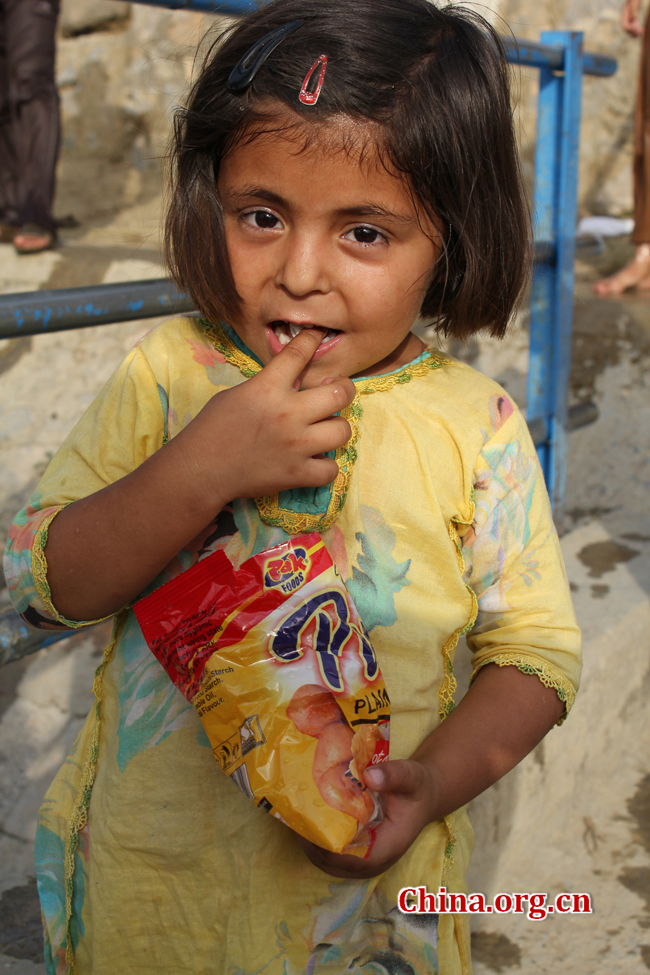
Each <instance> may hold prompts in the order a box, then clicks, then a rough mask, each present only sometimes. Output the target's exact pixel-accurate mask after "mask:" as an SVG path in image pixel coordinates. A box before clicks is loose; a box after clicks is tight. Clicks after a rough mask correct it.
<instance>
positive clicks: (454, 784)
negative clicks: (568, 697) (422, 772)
mask: <svg viewBox="0 0 650 975" xmlns="http://www.w3.org/2000/svg"><path fill="white" fill-rule="evenodd" d="M563 710H564V705H563V703H562V702H561V701H560V700H559V698H558V696H557V693H556V691H555V690H553V688H549V687H545V686H544V684H542V682H541V681H540V680H539V678H538V677H536V676H534V675H531V674H523V673H521V671H519V670H517V668H516V667H513V666H508V667H498V666H497V665H496V664H488V665H487V666H485V667H484V668H483V669H482V670H481V671H480V672H479V674H478V675H477V677H476V680H475V681H474V683H473V684H472V686H471V687H470V689H469V691H468V692H467V694H466V695H465V697H464V698H463V699H462V701H461V702H460V704H459V705H458V707H457V708H456V709H455V710H454V711H453V712H452V713H451V714H450V716H449V717H448V718H447V719H446V720H445V721H443V723H442V724H441V725H440V726H439V727H438V728H436V730H435V731H434V732H432V734H431V735H429V737H428V738H426V739H425V741H424V742H423V743H422V745H421V746H420V747H419V748H418V749H417V751H416V752H415V754H414V755H413V756H412V757H413V759H414V760H416V761H418V762H421V763H422V764H423V765H425V766H426V767H427V768H428V769H429V771H430V772H431V778H432V782H433V783H434V784H435V785H434V793H435V794H434V795H433V796H432V802H433V807H434V808H432V814H431V819H441V818H442V817H444V816H446V815H447V814H448V813H451V812H453V811H454V810H455V809H459V808H460V807H461V806H464V805H465V804H466V803H467V802H469V801H470V800H471V799H474V798H475V797H476V796H478V795H480V794H481V792H484V791H485V789H487V788H489V786H491V785H493V784H494V783H495V782H496V781H497V780H498V779H500V778H501V777H502V776H503V775H505V774H506V772H509V771H510V770H511V769H512V768H514V767H515V765H517V764H518V763H519V762H520V761H521V760H522V759H523V758H524V757H525V756H526V755H527V754H528V753H529V752H530V751H532V749H533V748H534V747H535V745H537V744H538V743H539V742H540V741H541V740H542V738H543V737H544V735H546V733H547V732H548V731H550V729H551V728H552V727H553V725H554V724H555V723H556V721H557V720H558V719H559V718H560V716H561V715H562V712H563Z"/></svg>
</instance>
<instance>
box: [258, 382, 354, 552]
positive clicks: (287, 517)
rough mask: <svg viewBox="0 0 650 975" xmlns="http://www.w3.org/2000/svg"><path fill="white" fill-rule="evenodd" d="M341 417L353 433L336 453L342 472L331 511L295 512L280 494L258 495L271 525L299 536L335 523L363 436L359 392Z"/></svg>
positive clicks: (335, 484)
mask: <svg viewBox="0 0 650 975" xmlns="http://www.w3.org/2000/svg"><path fill="white" fill-rule="evenodd" d="M341 416H342V417H344V418H345V419H346V420H347V421H348V423H349V424H350V429H351V431H352V435H351V437H350V439H349V440H348V442H347V443H346V444H345V445H344V446H343V447H339V448H338V449H337V451H336V453H335V455H334V460H335V461H336V463H337V465H338V468H339V472H338V474H337V475H336V477H335V478H334V482H333V484H332V490H331V494H330V501H329V504H328V506H327V511H325V513H324V514H320V513H317V514H310V513H309V512H306V511H305V512H303V511H291V510H289V509H288V508H281V507H280V495H279V494H269V495H267V496H266V497H264V498H255V504H256V505H257V509H258V511H259V513H260V517H261V518H262V520H263V521H265V522H266V524H267V525H273V526H274V527H275V528H282V529H284V531H285V532H287V534H289V535H299V534H301V533H302V532H310V531H320V532H324V531H327V529H328V528H330V527H331V526H332V525H333V524H334V522H335V521H336V519H337V518H338V516H339V513H340V511H341V508H342V507H343V505H344V504H345V501H346V498H347V496H348V489H349V487H350V480H351V478H352V470H353V468H354V463H355V461H356V459H357V448H356V443H357V440H358V438H359V420H360V419H361V417H362V416H363V407H362V406H361V403H360V402H359V394H358V393H357V395H356V396H355V398H354V399H353V400H352V402H351V403H350V405H349V406H346V407H345V409H343V410H341Z"/></svg>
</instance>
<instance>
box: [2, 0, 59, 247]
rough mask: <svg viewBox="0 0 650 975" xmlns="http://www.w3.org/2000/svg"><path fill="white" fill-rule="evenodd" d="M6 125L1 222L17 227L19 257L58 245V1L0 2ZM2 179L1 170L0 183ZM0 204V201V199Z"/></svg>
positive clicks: (3, 0)
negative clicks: (55, 205) (55, 212)
mask: <svg viewBox="0 0 650 975" xmlns="http://www.w3.org/2000/svg"><path fill="white" fill-rule="evenodd" d="M0 4H2V22H3V23H2V29H3V38H4V70H5V79H6V82H5V83H6V85H7V95H6V100H7V102H8V112H9V120H8V122H6V123H4V124H3V126H2V132H1V133H0V139H3V140H4V141H3V143H2V145H3V148H4V145H6V146H7V149H8V152H7V156H8V163H3V164H2V165H3V166H7V168H8V169H10V170H12V172H9V173H8V174H7V175H8V177H9V178H8V181H7V188H8V196H9V199H8V201H7V203H6V204H5V206H6V207H7V209H6V211H5V214H4V220H5V222H7V223H15V225H16V226H17V227H18V230H17V232H16V235H15V237H14V244H15V246H16V249H17V250H19V251H20V252H21V253H35V252H37V251H41V250H44V249H46V248H47V247H51V246H52V245H53V243H54V242H55V240H56V225H55V222H54V216H53V213H52V204H53V200H54V185H55V172H56V161H57V156H58V150H59V96H58V92H57V89H56V84H55V79H54V67H55V29H56V19H57V16H58V13H59V0H0ZM3 175H4V174H3V173H2V170H0V178H2V176H3ZM0 199H1V198H0Z"/></svg>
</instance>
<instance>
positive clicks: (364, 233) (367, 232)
mask: <svg viewBox="0 0 650 975" xmlns="http://www.w3.org/2000/svg"><path fill="white" fill-rule="evenodd" d="M345 236H346V238H347V239H348V240H354V241H355V242H356V243H357V244H377V243H379V242H380V241H385V240H386V238H385V237H384V235H383V234H381V233H380V232H379V231H378V230H375V228H374V227H355V228H354V230H350V231H348V233H347V234H345Z"/></svg>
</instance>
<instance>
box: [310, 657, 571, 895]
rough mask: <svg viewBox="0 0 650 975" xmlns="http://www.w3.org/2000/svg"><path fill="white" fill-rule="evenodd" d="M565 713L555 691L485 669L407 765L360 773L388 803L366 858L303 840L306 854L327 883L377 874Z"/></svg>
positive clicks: (508, 671) (513, 672)
mask: <svg viewBox="0 0 650 975" xmlns="http://www.w3.org/2000/svg"><path fill="white" fill-rule="evenodd" d="M563 711H564V704H563V703H562V701H561V700H560V699H559V698H558V696H557V693H556V692H555V690H554V689H553V688H552V687H545V686H544V684H542V682H541V681H540V680H539V679H538V678H537V677H536V676H534V675H533V674H522V673H521V672H520V671H519V670H517V668H516V667H498V666H497V665H496V664H487V665H486V666H485V667H483V668H482V669H481V670H480V671H479V673H478V674H477V676H476V679H475V680H474V683H473V684H472V686H471V687H470V689H469V690H468V692H467V694H466V695H465V697H464V698H463V699H462V701H460V703H459V704H458V707H457V708H456V709H455V710H454V711H452V713H451V714H450V715H449V717H448V718H445V720H444V721H443V722H442V724H440V725H439V726H438V727H437V728H436V729H435V731H432V732H431V734H430V735H429V736H428V737H427V738H425V739H424V741H423V742H422V744H421V745H420V747H419V748H418V749H417V750H416V751H415V753H414V754H413V755H412V756H411V758H410V759H408V760H407V761H397V762H386V763H385V764H382V765H381V766H375V767H374V768H372V769H370V768H369V769H366V771H365V772H364V773H363V778H364V781H365V783H366V785H367V786H368V787H369V788H370V789H373V790H374V791H376V792H383V793H384V794H385V797H386V808H385V816H386V818H385V820H384V822H383V823H380V824H379V826H378V827H377V841H376V843H375V845H374V846H373V848H372V851H371V853H370V856H369V857H368V859H367V860H362V859H361V858H359V857H351V856H342V855H337V854H336V853H329V852H328V851H327V850H321V849H320V848H319V847H317V846H314V845H313V844H312V843H308V842H307V841H306V840H302V839H301V840H300V843H301V845H302V847H303V849H304V850H305V853H306V854H307V856H308V857H309V859H310V860H311V862H312V863H313V864H315V866H317V867H319V868H320V869H321V870H323V871H324V872H325V873H329V874H331V875H332V876H333V877H349V878H354V879H359V880H362V879H364V878H366V877H374V876H376V875H377V874H380V873H383V872H384V870H388V868H389V867H392V865H393V864H394V863H396V862H397V860H399V858H400V857H401V856H403V855H404V853H406V851H407V850H408V848H409V847H410V846H411V844H412V843H413V842H414V841H415V840H416V839H417V837H418V836H419V834H420V833H421V831H422V829H423V828H424V827H425V826H426V825H427V823H431V822H434V821H435V820H441V819H443V818H444V817H445V816H447V815H448V814H449V813H452V812H453V811H454V810H455V809H460V808H461V807H462V806H464V805H465V804H466V803H468V802H469V801H470V800H471V799H474V798H475V797H476V796H478V795H480V793H481V792H483V791H484V790H485V789H487V788H488V787H489V786H491V785H492V784H493V783H494V782H496V781H497V780H498V779H500V778H501V776H502V775H505V774H506V772H509V771H510V769H512V768H514V766H515V765H517V763H518V762H520V761H521V760H522V758H524V756H525V755H527V754H528V752H530V751H531V749H533V748H534V747H535V745H537V744H538V743H539V742H540V741H541V740H542V738H543V737H544V735H545V734H546V733H547V731H549V730H550V729H551V728H552V727H553V725H554V724H555V722H556V721H557V720H558V719H559V717H560V716H561V714H562V713H563ZM380 777H381V781H379V778H380Z"/></svg>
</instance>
